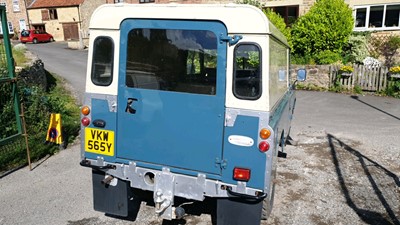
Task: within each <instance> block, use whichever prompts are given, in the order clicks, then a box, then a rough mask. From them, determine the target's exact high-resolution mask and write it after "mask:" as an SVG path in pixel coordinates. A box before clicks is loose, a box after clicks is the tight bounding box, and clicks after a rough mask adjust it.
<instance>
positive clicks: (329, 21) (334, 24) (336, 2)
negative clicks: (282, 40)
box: [291, 0, 354, 56]
mask: <svg viewBox="0 0 400 225" xmlns="http://www.w3.org/2000/svg"><path fill="white" fill-rule="evenodd" d="M353 24H354V19H353V17H352V10H351V8H350V7H349V6H348V5H347V4H345V3H344V1H343V0H319V1H316V3H315V4H314V5H313V6H312V7H311V9H310V11H309V12H308V13H306V14H305V15H304V16H302V17H300V18H299V19H298V21H297V22H296V23H294V25H293V27H292V32H291V35H292V42H293V50H294V53H295V54H298V55H303V56H304V55H315V54H316V53H317V52H321V51H325V50H329V51H331V52H337V53H341V51H342V48H343V46H345V45H346V43H347V41H348V38H349V35H350V34H351V32H352V29H353Z"/></svg>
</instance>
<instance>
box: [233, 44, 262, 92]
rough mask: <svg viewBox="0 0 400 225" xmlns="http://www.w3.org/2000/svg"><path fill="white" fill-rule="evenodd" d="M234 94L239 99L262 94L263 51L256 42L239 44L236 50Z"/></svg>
mask: <svg viewBox="0 0 400 225" xmlns="http://www.w3.org/2000/svg"><path fill="white" fill-rule="evenodd" d="M234 57H235V61H234V70H233V94H234V95H235V96H236V97H237V98H239V99H249V100H255V99H258V98H260V96H261V63H260V62H261V51H260V48H259V46H258V45H256V44H239V45H237V46H236V48H235V52H234Z"/></svg>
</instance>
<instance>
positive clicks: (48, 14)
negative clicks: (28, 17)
mask: <svg viewBox="0 0 400 225" xmlns="http://www.w3.org/2000/svg"><path fill="white" fill-rule="evenodd" d="M57 19H58V15H57V9H43V10H42V20H43V21H47V20H57Z"/></svg>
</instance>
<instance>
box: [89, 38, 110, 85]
mask: <svg viewBox="0 0 400 225" xmlns="http://www.w3.org/2000/svg"><path fill="white" fill-rule="evenodd" d="M113 61H114V42H113V41H112V39H111V38H109V37H97V38H96V39H95V40H94V44H93V62H92V76H91V78H92V82H93V83H94V84H95V85H99V86H108V85H110V84H111V82H112V79H113V73H112V71H113Z"/></svg>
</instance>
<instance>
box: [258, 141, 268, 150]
mask: <svg viewBox="0 0 400 225" xmlns="http://www.w3.org/2000/svg"><path fill="white" fill-rule="evenodd" d="M258 149H260V151H261V152H266V151H268V150H269V143H268V142H267V141H262V142H260V144H258Z"/></svg>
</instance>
